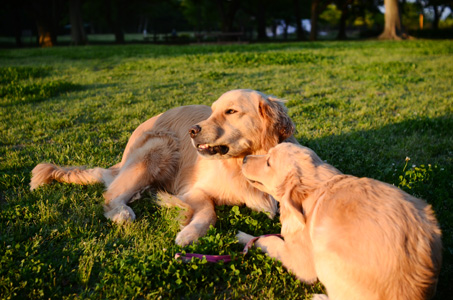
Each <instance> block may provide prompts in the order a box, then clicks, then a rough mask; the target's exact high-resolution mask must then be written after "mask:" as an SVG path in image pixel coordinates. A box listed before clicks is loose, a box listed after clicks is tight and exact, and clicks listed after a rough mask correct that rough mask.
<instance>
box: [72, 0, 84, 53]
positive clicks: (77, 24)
mask: <svg viewBox="0 0 453 300" xmlns="http://www.w3.org/2000/svg"><path fill="white" fill-rule="evenodd" d="M69 19H70V21H71V38H72V44H73V45H76V46H78V45H85V44H86V43H87V38H86V34H85V29H84V27H83V21H82V12H81V3H80V0H70V1H69Z"/></svg>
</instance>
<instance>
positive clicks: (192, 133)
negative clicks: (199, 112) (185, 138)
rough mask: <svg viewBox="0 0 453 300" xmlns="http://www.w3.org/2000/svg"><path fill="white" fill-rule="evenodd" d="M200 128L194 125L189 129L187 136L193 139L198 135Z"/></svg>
mask: <svg viewBox="0 0 453 300" xmlns="http://www.w3.org/2000/svg"><path fill="white" fill-rule="evenodd" d="M200 131H201V127H200V126H198V125H195V126H194V127H192V128H190V129H189V134H190V137H191V138H195V137H196V136H197V134H198V133H200Z"/></svg>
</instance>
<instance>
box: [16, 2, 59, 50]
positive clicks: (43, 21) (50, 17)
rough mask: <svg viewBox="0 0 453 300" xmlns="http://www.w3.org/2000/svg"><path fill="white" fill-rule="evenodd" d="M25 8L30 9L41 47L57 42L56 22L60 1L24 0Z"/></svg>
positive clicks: (50, 45)
mask: <svg viewBox="0 0 453 300" xmlns="http://www.w3.org/2000/svg"><path fill="white" fill-rule="evenodd" d="M24 5H25V6H26V7H27V8H26V9H30V10H31V14H32V15H33V16H34V18H35V21H36V26H37V29H38V43H39V45H40V46H41V47H52V46H54V45H56V44H57V33H58V32H57V31H58V23H59V21H60V19H61V15H62V3H61V2H60V1H57V0H35V1H32V0H30V1H25V3H24Z"/></svg>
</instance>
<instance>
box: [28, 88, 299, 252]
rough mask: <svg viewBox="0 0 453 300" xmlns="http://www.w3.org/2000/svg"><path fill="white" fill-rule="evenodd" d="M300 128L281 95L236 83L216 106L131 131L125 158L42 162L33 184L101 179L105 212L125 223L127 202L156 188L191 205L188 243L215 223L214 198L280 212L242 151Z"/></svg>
mask: <svg viewBox="0 0 453 300" xmlns="http://www.w3.org/2000/svg"><path fill="white" fill-rule="evenodd" d="M194 125H195V126H194ZM189 129H190V135H192V137H193V140H192V141H191V137H190V136H189ZM293 131H294V125H293V124H292V122H291V120H290V119H289V117H288V115H287V114H286V109H285V107H284V105H283V103H282V101H279V100H278V99H273V98H272V97H269V96H267V95H264V94H262V93H259V92H256V91H252V90H233V91H230V92H227V93H225V94H223V95H222V96H221V97H220V98H219V99H218V100H217V101H215V102H214V103H213V105H212V109H211V108H210V107H208V106H201V105H198V106H197V105H193V106H183V107H178V108H174V109H171V110H169V111H167V112H165V113H163V114H160V115H158V116H155V117H153V118H151V119H149V120H148V121H146V122H144V123H143V124H141V125H140V126H139V127H138V128H137V129H136V130H135V131H134V132H133V133H132V135H131V137H130V139H129V141H128V143H127V145H126V149H125V150H124V154H123V157H122V160H121V162H120V163H118V164H116V165H114V166H112V167H110V168H109V169H103V168H93V169H82V168H74V167H57V166H55V165H53V164H48V163H43V164H39V165H37V166H36V167H35V168H34V169H33V171H32V179H31V182H30V187H31V189H32V190H33V189H35V188H37V187H39V186H40V185H42V184H47V183H50V182H51V181H53V180H56V181H60V182H68V183H78V184H90V183H95V182H102V183H104V184H105V186H106V192H105V194H104V197H105V211H106V212H105V215H106V217H107V218H109V219H111V220H113V221H115V222H118V223H122V222H125V221H132V220H134V219H135V213H134V212H133V211H132V209H131V208H130V207H129V206H128V205H127V203H128V202H130V201H131V200H135V199H136V198H138V196H139V194H140V192H141V191H143V190H144V189H146V188H148V187H153V188H156V189H157V190H158V191H159V192H160V198H161V201H162V202H161V203H162V204H164V205H178V206H180V207H183V208H186V210H187V221H188V225H186V226H185V227H184V228H183V229H182V231H181V232H180V233H179V234H178V235H177V237H176V243H177V244H179V245H187V244H188V243H191V242H192V241H194V240H196V239H198V238H199V237H200V236H203V235H204V234H205V233H206V232H207V230H208V228H209V226H210V225H211V224H214V223H215V221H216V215H215V211H214V206H215V205H223V204H228V205H240V204H245V205H247V206H248V207H250V208H252V209H255V210H258V211H265V212H268V213H270V215H271V216H274V215H275V213H276V210H277V205H276V202H275V200H274V199H272V197H270V196H269V195H267V194H265V193H263V192H261V191H260V190H258V189H256V188H254V187H253V186H252V185H251V184H249V183H248V182H247V180H246V179H245V178H244V176H243V175H242V172H241V166H242V159H243V157H244V156H246V155H248V154H263V153H266V152H267V151H268V150H269V149H270V148H271V147H273V146H275V145H276V144H277V143H279V142H281V141H284V140H286V139H290V140H291V141H293V142H295V139H294V137H292V134H293ZM197 150H198V151H197ZM197 152H198V153H199V155H197Z"/></svg>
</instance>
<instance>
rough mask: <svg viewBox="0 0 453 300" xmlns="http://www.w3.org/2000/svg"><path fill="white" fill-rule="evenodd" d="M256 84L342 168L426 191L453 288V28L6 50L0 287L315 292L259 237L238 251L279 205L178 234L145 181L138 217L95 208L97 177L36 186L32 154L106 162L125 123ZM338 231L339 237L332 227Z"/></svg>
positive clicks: (448, 289) (134, 292)
mask: <svg viewBox="0 0 453 300" xmlns="http://www.w3.org/2000/svg"><path fill="white" fill-rule="evenodd" d="M236 88H252V89H256V90H260V91H262V92H264V93H267V94H273V95H275V96H277V97H280V98H284V99H286V100H287V101H288V102H287V106H288V108H289V114H290V116H291V117H292V119H293V121H294V123H295V124H296V127H297V133H296V137H297V138H298V140H299V141H300V142H301V143H302V144H304V145H307V146H309V147H311V148H312V149H314V150H315V151H316V152H317V153H318V154H319V156H320V157H321V158H323V159H324V160H327V161H328V162H329V163H330V164H332V165H334V166H335V167H337V168H338V169H340V170H341V171H343V172H345V173H349V174H353V175H357V176H367V177H372V178H375V179H379V180H382V181H385V182H388V183H391V184H394V185H396V186H400V187H401V188H403V189H404V190H406V191H407V192H409V193H410V194H412V195H415V196H417V197H421V198H423V199H425V200H426V201H427V202H429V203H430V204H432V205H433V208H434V210H435V212H436V215H437V218H438V220H439V222H440V225H441V227H442V231H443V243H444V252H443V253H444V263H443V268H442V272H441V277H440V282H439V285H438V294H437V297H436V299H447V298H449V297H451V295H452V294H453V287H452V285H451V283H452V282H453V161H452V157H453V116H452V110H453V42H452V41H424V40H415V41H405V42H377V41H364V42H317V43H287V44H286V43H279V44H251V45H224V46H221V45H210V46H208V45H197V46H155V45H124V46H86V47H57V48H52V49H9V50H0V298H2V299H26V298H29V299H48V298H51V299H137V298H140V299H156V298H159V299H160V298H162V299H175V298H176V299H178V298H181V299H198V298H202V299H310V297H311V294H312V293H319V292H323V287H322V285H321V284H319V283H317V284H315V285H305V284H302V283H300V282H299V281H298V280H296V279H295V277H294V276H293V275H292V274H290V273H288V272H287V271H286V270H285V269H284V268H283V267H282V266H281V264H280V263H279V262H276V261H274V260H271V259H269V258H268V257H266V256H265V255H264V254H263V253H262V252H260V251H259V250H256V249H253V250H252V251H251V252H249V254H247V256H245V257H243V256H240V255H238V256H237V259H236V260H234V261H233V262H231V263H225V264H209V263H207V262H206V261H199V260H196V259H194V260H192V261H191V262H189V263H181V262H179V261H177V260H175V259H174V255H175V253H176V252H180V251H186V252H197V253H205V254H236V253H239V252H240V251H241V250H242V247H241V246H240V245H239V244H238V243H237V241H236V240H235V234H236V233H237V231H238V230H243V231H246V232H249V233H252V234H255V235H259V234H264V233H271V232H278V231H279V229H280V224H279V222H278V219H277V218H276V219H274V220H271V219H269V218H267V216H265V215H264V214H262V213H257V212H252V211H250V210H249V209H247V208H244V207H239V208H238V207H218V208H217V211H218V215H219V219H218V222H217V224H216V226H215V227H214V228H211V229H210V231H209V233H208V235H207V236H206V237H204V238H202V239H201V240H200V241H199V243H197V244H194V245H192V246H188V247H186V248H184V249H181V248H179V247H178V246H176V245H175V243H174V238H175V236H176V233H177V232H178V230H179V225H178V223H177V221H176V219H177V214H178V212H177V210H176V209H169V208H162V207H159V206H157V205H156V204H155V201H154V200H155V196H154V194H152V193H148V194H145V195H144V196H143V197H142V199H141V200H139V201H137V202H135V203H133V204H132V208H133V210H134V211H135V213H136V214H137V220H136V221H135V222H134V223H132V224H128V225H123V226H118V225H116V224H113V223H112V222H110V221H108V220H106V219H105V217H104V216H103V207H102V203H103V197H102V193H103V187H102V186H101V185H93V186H77V185H70V184H61V183H55V184H51V185H49V186H45V187H43V188H40V189H38V190H36V191H34V192H30V190H29V185H28V184H29V181H30V171H31V170H32V169H33V167H34V166H35V165H36V164H38V163H40V162H53V163H56V164H58V165H84V166H90V167H93V166H100V167H109V166H111V165H113V164H116V163H117V162H119V161H120V159H121V154H122V151H123V149H124V147H125V145H126V142H127V139H128V137H129V135H130V134H131V132H132V131H133V130H134V128H136V127H137V126H138V125H139V124H140V123H142V122H143V121H145V120H147V119H148V118H150V117H151V116H153V115H156V114H158V113H161V112H163V111H165V110H167V109H169V108H172V107H175V106H179V105H188V104H207V105H210V104H211V103H212V102H213V101H214V100H216V99H217V98H218V97H219V96H220V95H221V94H222V93H224V92H226V91H228V90H231V89H236ZM339 238H341V237H339Z"/></svg>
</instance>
